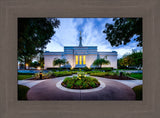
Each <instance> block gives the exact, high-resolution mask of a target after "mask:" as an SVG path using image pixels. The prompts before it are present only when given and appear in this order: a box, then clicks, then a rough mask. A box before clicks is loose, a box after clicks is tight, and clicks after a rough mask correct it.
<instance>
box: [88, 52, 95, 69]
mask: <svg viewBox="0 0 160 118" xmlns="http://www.w3.org/2000/svg"><path fill="white" fill-rule="evenodd" d="M96 59H97V55H96V54H89V55H86V66H87V67H88V68H90V66H91V65H92V64H93V62H94V60H96Z"/></svg>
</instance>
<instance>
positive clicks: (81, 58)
mask: <svg viewBox="0 0 160 118" xmlns="http://www.w3.org/2000/svg"><path fill="white" fill-rule="evenodd" d="M75 59H76V60H75V63H76V66H77V67H84V66H85V65H86V56H85V55H76V56H75Z"/></svg>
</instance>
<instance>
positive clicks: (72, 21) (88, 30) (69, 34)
mask: <svg viewBox="0 0 160 118" xmlns="http://www.w3.org/2000/svg"><path fill="white" fill-rule="evenodd" d="M112 19H113V18H59V20H60V24H61V25H60V27H59V28H58V29H56V34H55V35H54V36H53V37H52V40H51V42H50V43H49V44H48V45H47V49H46V50H47V51H64V49H63V47H64V46H78V45H79V32H80V31H82V39H83V40H82V45H83V46H98V51H117V52H118V58H121V57H122V56H123V55H124V54H126V53H131V52H132V49H137V50H141V49H142V48H140V47H137V42H135V41H133V40H132V41H131V42H130V43H128V44H127V45H125V46H123V45H121V46H119V47H112V46H111V45H110V43H109V42H108V41H107V40H106V39H105V38H106V35H105V34H104V33H103V30H104V29H105V24H106V23H114V22H113V21H112Z"/></svg>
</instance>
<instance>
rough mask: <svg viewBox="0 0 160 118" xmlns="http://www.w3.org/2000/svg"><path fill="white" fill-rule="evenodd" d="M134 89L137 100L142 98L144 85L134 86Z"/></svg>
mask: <svg viewBox="0 0 160 118" xmlns="http://www.w3.org/2000/svg"><path fill="white" fill-rule="evenodd" d="M133 91H134V92H135V94H136V100H142V99H143V87H142V85H139V86H136V87H134V88H133Z"/></svg>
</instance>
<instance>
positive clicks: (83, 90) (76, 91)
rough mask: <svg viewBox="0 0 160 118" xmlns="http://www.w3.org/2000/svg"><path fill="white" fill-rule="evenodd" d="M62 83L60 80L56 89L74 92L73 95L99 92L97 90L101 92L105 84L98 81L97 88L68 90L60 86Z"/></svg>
mask: <svg viewBox="0 0 160 118" xmlns="http://www.w3.org/2000/svg"><path fill="white" fill-rule="evenodd" d="M62 82H63V80H60V81H59V82H57V84H56V87H57V88H59V89H61V90H63V91H68V92H75V93H79V92H81V93H87V92H95V91H99V90H102V89H103V88H105V83H104V82H102V81H100V80H99V83H100V86H98V87H97V88H92V89H69V88H66V87H64V86H62V85H61V83H62Z"/></svg>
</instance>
